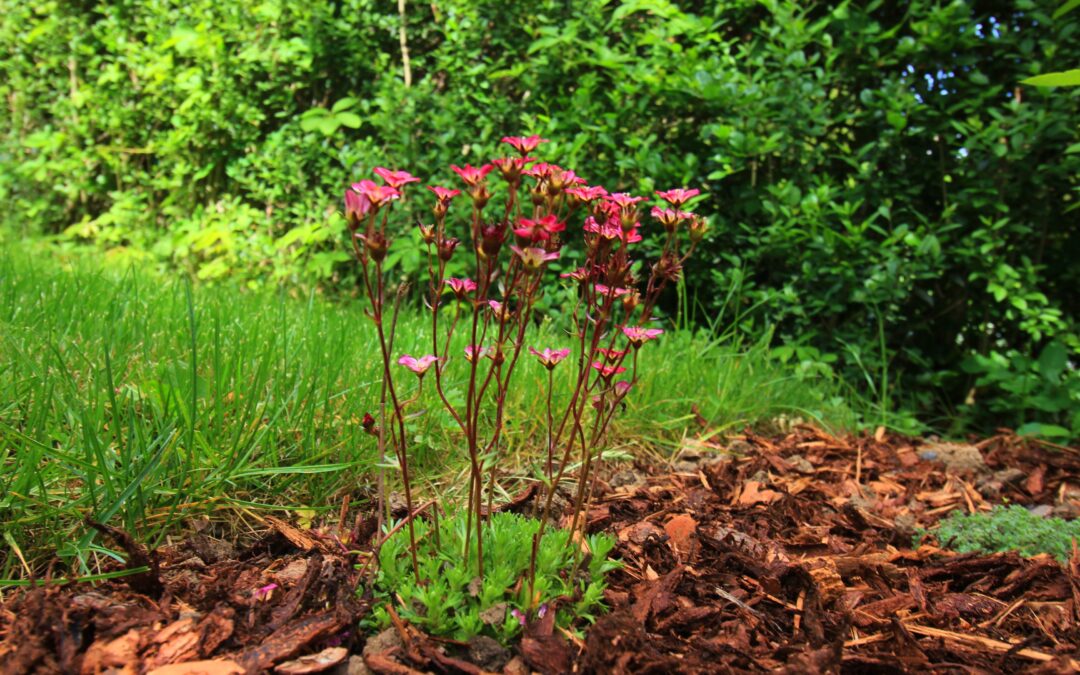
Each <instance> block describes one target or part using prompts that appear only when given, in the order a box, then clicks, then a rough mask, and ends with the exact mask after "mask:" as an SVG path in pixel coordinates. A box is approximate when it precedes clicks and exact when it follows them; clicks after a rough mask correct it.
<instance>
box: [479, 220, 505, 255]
mask: <svg viewBox="0 0 1080 675" xmlns="http://www.w3.org/2000/svg"><path fill="white" fill-rule="evenodd" d="M504 241H506V223H492V224H490V225H484V226H483V227H481V228H480V253H482V254H483V255H484V257H486V258H494V257H495V256H497V255H499V251H500V250H501V249H502V245H503V242H504Z"/></svg>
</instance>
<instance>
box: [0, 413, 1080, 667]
mask: <svg viewBox="0 0 1080 675" xmlns="http://www.w3.org/2000/svg"><path fill="white" fill-rule="evenodd" d="M637 469H638V470H637V472H636V475H627V471H626V468H625V466H623V467H619V468H618V469H617V470H615V471H613V472H612V473H611V474H610V479H611V480H610V481H608V482H607V483H605V484H603V485H601V486H600V488H601V490H600V497H599V498H598V499H597V500H596V501H595V502H594V504H593V505H592V506H591V508H590V510H589V512H588V519H587V523H588V527H589V529H590V530H591V531H600V530H604V531H608V532H611V533H613V534H614V535H616V536H617V538H618V541H619V545H618V548H617V555H618V556H619V557H621V558H622V560H623V561H624V563H625V566H624V568H623V569H622V570H620V571H617V572H615V573H613V574H612V576H611V578H610V587H609V589H608V591H607V601H608V604H609V606H610V607H611V611H610V612H608V613H607V614H605V615H603V616H602V617H601V618H600V619H599V620H598V622H597V623H596V624H595V625H594V626H592V627H591V628H590V629H589V630H588V631H587V633H586V635H585V639H584V640H583V641H582V640H580V639H578V638H576V637H574V636H573V635H572V634H569V633H565V632H563V631H560V630H559V629H557V628H556V627H554V626H553V625H552V622H551V620H552V619H553V618H554V614H555V613H554V612H548V613H547V614H546V615H545V619H546V620H545V619H540V620H537V621H535V622H533V623H530V624H529V626H528V627H527V629H526V634H525V637H524V638H523V640H522V642H521V644H520V645H518V646H515V647H514V648H513V650H508V649H504V648H502V647H501V646H500V645H498V643H495V642H494V641H491V640H477V641H474V642H473V644H471V645H463V644H457V643H453V642H449V641H446V640H436V639H434V638H431V637H429V636H426V635H424V634H422V633H421V632H419V631H418V630H416V628H415V627H412V626H409V625H406V624H404V623H403V622H398V623H396V625H395V627H394V628H391V629H389V630H387V631H385V632H384V633H382V634H380V635H377V636H365V635H364V634H362V633H361V632H359V631H358V630H357V623H358V621H359V620H360V619H361V618H362V617H363V616H364V615H365V614H366V613H367V611H368V609H369V607H368V605H367V604H366V603H365V601H364V600H363V599H362V598H360V597H358V596H357V595H356V593H355V592H354V590H355V589H356V588H357V587H358V585H359V584H360V581H361V578H362V574H363V569H362V568H363V564H362V560H361V561H358V559H357V558H356V557H353V555H352V554H350V552H349V551H348V550H347V548H346V547H345V546H344V545H342V544H341V541H342V540H346V541H365V540H367V539H370V536H371V532H372V527H371V524H370V523H368V522H367V521H359V522H358V523H357V524H356V527H354V528H352V531H351V532H348V533H346V532H341V531H338V530H336V529H334V528H326V529H324V530H321V531H320V530H302V529H298V528H297V527H294V526H292V525H290V524H289V523H286V522H283V521H280V520H276V519H268V523H267V524H268V529H267V531H266V534H265V536H263V537H262V538H261V539H260V540H259V541H257V542H255V543H254V544H252V545H249V546H247V547H245V548H242V549H237V547H235V546H234V545H231V544H223V543H221V542H214V541H212V540H208V539H207V538H206V537H196V538H193V539H190V540H188V541H186V542H185V543H184V544H182V545H178V546H175V547H170V548H165V549H161V550H158V551H154V552H147V551H144V550H141V549H139V547H138V546H137V545H136V544H135V543H134V542H133V541H131V540H130V538H128V537H127V536H126V535H125V534H124V533H122V532H119V531H115V530H111V529H109V528H104V529H105V532H106V534H108V535H109V536H111V537H112V538H113V539H114V541H115V542H116V543H117V545H118V546H121V547H123V548H125V549H127V550H128V552H129V555H130V557H131V559H132V560H133V561H140V562H141V564H143V565H144V566H146V567H148V568H149V570H150V571H148V572H145V573H143V574H140V575H135V576H131V577H127V578H125V579H121V580H115V581H109V582H104V583H99V584H96V585H91V584H81V583H76V584H68V585H48V586H45V587H38V588H33V589H25V590H21V591H18V592H15V593H13V594H9V595H7V596H6V597H5V598H4V600H3V602H2V604H0V672H2V673H5V674H8V673H123V674H128V673H131V674H141V673H154V674H155V675H179V674H188V675H194V674H197V673H204V674H209V675H218V674H233V673H258V672H278V673H315V672H325V673H335V674H338V675H345V674H347V673H349V674H351V673H379V674H403V673H417V672H437V673H469V674H470V675H478V674H480V673H487V672H502V673H507V674H515V673H530V672H540V673H558V672H580V673H742V672H762V671H777V672H788V673H841V672H851V673H864V672H879V673H902V672H931V671H933V672H957V673H960V672H963V673H1004V672H1013V671H1023V672H1036V673H1039V672H1042V673H1058V672H1078V671H1080V552H1078V551H1077V550H1076V548H1075V544H1074V553H1073V558H1072V560H1071V562H1070V563H1069V564H1067V565H1062V564H1060V563H1059V562H1058V561H1056V560H1054V559H1052V558H1050V557H1048V556H1037V557H1034V558H1023V557H1021V556H1019V555H1017V554H1015V553H999V554H993V555H975V554H958V553H954V552H951V551H949V550H946V549H944V548H940V547H939V546H938V545H936V543H933V539H932V538H931V539H929V540H928V541H929V542H931V543H926V542H924V543H922V545H921V546H918V547H916V546H915V545H914V541H913V540H914V538H915V537H914V535H915V533H916V531H917V529H919V528H931V527H932V526H933V525H934V524H936V523H937V521H938V520H939V519H941V518H942V517H944V516H945V515H947V514H948V513H950V512H951V511H954V510H962V511H966V512H974V511H979V510H988V509H989V508H990V506H991V505H992V504H998V503H1002V502H1003V501H1008V502H1009V503H1015V504H1022V505H1027V506H1031V507H1036V506H1038V507H1042V509H1041V510H1042V511H1043V512H1047V513H1051V512H1052V513H1054V514H1055V515H1060V516H1064V517H1076V515H1078V513H1080V451H1077V450H1075V449H1069V448H1060V447H1047V446H1045V445H1040V444H1035V443H1031V442H1027V441H1024V440H1022V439H1019V438H1017V437H1015V436H1012V435H1010V434H1007V433H1003V434H1001V435H999V436H995V437H993V438H989V439H986V440H983V441H981V442H978V443H973V444H970V445H965V444H940V443H934V442H931V441H924V440H920V439H910V438H902V437H897V436H890V435H886V434H884V433H882V432H879V433H878V434H876V435H873V436H869V435H867V436H861V437H849V438H835V437H833V436H830V435H829V434H827V433H825V432H823V431H820V430H817V429H813V428H809V427H797V428H795V429H794V430H793V431H791V432H790V433H788V434H786V435H783V436H779V437H773V438H765V437H761V436H756V435H753V434H749V433H748V434H745V435H744V436H742V437H740V438H737V439H733V440H731V441H730V442H728V443H727V444H726V445H724V446H720V445H714V444H711V443H708V442H697V443H695V444H693V445H692V446H690V447H687V448H686V449H685V450H684V451H683V452H681V453H679V455H678V457H677V458H676V460H675V461H674V462H673V463H672V464H671V465H669V466H664V467H657V466H648V467H645V466H641V467H637ZM535 492H536V491H535V490H531V491H530V493H529V494H528V495H526V496H525V497H524V498H522V499H517V500H515V501H514V502H513V503H512V507H513V508H515V509H526V510H527V509H528V508H530V501H531V500H532V499H533V497H534V494H535ZM522 494H525V493H522ZM99 527H100V526H99ZM358 562H361V564H358Z"/></svg>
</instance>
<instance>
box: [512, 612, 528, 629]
mask: <svg viewBox="0 0 1080 675" xmlns="http://www.w3.org/2000/svg"><path fill="white" fill-rule="evenodd" d="M510 616H512V617H514V618H515V619H517V622H518V623H519V624H521V625H522V626H524V625H525V615H524V614H523V613H522V612H521V610H520V609H512V610H510Z"/></svg>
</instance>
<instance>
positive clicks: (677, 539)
mask: <svg viewBox="0 0 1080 675" xmlns="http://www.w3.org/2000/svg"><path fill="white" fill-rule="evenodd" d="M664 532H667V536H668V537H670V539H671V544H672V546H674V548H675V552H676V553H677V554H679V555H681V556H686V555H688V554H689V553H690V551H691V549H692V548H693V543H694V542H693V540H694V535H695V534H697V521H696V520H694V518H693V517H692V516H689V515H687V514H685V513H680V514H679V515H677V516H675V517H674V518H672V519H671V520H669V521H667V523H666V524H665V525H664Z"/></svg>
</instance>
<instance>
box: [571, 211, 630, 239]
mask: <svg viewBox="0 0 1080 675" xmlns="http://www.w3.org/2000/svg"><path fill="white" fill-rule="evenodd" d="M582 229H584V230H585V231H586V232H590V233H592V234H597V235H599V236H600V237H602V238H604V239H607V240H608V241H615V240H616V239H620V240H622V242H623V243H625V244H633V243H634V242H638V241H641V234H640V233H639V232H638V231H637V228H634V229H631V230H624V229H623V228H622V227H621V226H620V225H619V224H618V221H617V220H616V219H608V220H605V221H604V224H603V225H601V224H600V223H598V222H597V221H596V218H593V217H592V216H589V217H588V218H586V219H585V225H584V226H583V228H582Z"/></svg>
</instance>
